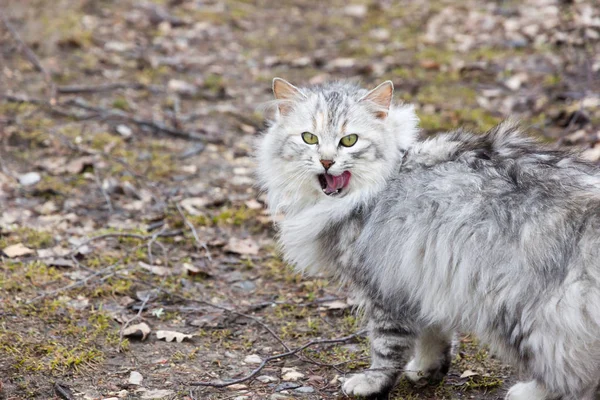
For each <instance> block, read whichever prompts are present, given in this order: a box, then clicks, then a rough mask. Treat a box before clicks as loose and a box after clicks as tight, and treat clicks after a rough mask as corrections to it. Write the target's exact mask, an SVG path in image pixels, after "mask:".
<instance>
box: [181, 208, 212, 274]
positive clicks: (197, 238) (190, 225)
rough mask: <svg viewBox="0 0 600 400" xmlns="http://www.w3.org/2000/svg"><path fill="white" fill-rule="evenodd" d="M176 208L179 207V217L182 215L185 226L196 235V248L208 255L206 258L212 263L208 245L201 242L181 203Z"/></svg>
mask: <svg viewBox="0 0 600 400" xmlns="http://www.w3.org/2000/svg"><path fill="white" fill-rule="evenodd" d="M175 206H176V207H177V211H179V215H181V218H182V219H183V222H185V224H186V225H187V226H188V228H190V230H191V231H192V235H194V240H195V241H196V248H197V249H198V250H200V249H203V250H204V252H205V254H206V258H208V261H210V262H212V257H211V255H210V251H209V250H208V246H207V245H206V243H204V242H202V241H200V238H199V237H198V232H197V231H196V228H195V227H194V224H192V223H191V222H190V221H189V220H188V219H187V217H186V216H185V214H184V212H183V210H182V209H181V206H180V205H179V203H177V202H175Z"/></svg>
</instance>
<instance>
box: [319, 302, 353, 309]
mask: <svg viewBox="0 0 600 400" xmlns="http://www.w3.org/2000/svg"><path fill="white" fill-rule="evenodd" d="M323 307H327V309H328V310H344V309H346V308H348V307H350V305H349V304H348V303H346V302H345V301H341V300H334V301H328V302H325V303H323Z"/></svg>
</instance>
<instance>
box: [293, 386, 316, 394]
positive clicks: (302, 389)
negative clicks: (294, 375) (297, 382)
mask: <svg viewBox="0 0 600 400" xmlns="http://www.w3.org/2000/svg"><path fill="white" fill-rule="evenodd" d="M295 391H296V392H298V393H314V392H315V388H313V387H312V386H300V387H299V388H296V389H295Z"/></svg>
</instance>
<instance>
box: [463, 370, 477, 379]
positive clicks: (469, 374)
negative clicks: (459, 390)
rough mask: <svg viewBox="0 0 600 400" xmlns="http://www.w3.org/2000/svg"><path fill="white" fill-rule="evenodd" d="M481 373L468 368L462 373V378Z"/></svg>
mask: <svg viewBox="0 0 600 400" xmlns="http://www.w3.org/2000/svg"><path fill="white" fill-rule="evenodd" d="M477 375H479V374H478V373H477V372H475V371H471V370H470V369H468V370H466V371H465V372H463V373H462V375H461V376H460V378H461V379H463V378H469V377H471V376H477Z"/></svg>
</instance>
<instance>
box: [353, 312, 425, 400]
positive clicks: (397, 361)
mask: <svg viewBox="0 0 600 400" xmlns="http://www.w3.org/2000/svg"><path fill="white" fill-rule="evenodd" d="M370 312H371V315H370V316H371V319H370V320H369V338H370V340H371V367H370V368H369V369H368V370H366V371H363V372H362V373H359V374H356V375H353V376H352V377H350V378H349V379H348V380H346V382H344V385H343V386H342V390H343V391H344V393H346V394H347V395H349V396H358V397H361V398H368V399H378V400H379V399H382V400H384V399H387V398H388V394H389V392H390V391H391V390H392V389H393V388H394V385H395V384H396V380H397V379H398V376H399V375H400V373H401V372H402V367H403V365H404V363H405V362H406V361H405V360H406V355H407V353H408V351H410V350H411V349H412V347H413V345H414V341H415V338H416V332H415V331H416V330H415V328H414V327H413V326H411V324H410V323H409V324H406V325H405V324H401V323H399V322H398V321H393V320H391V319H390V318H389V317H388V316H387V315H385V313H384V312H383V311H381V310H380V309H371V311H370Z"/></svg>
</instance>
